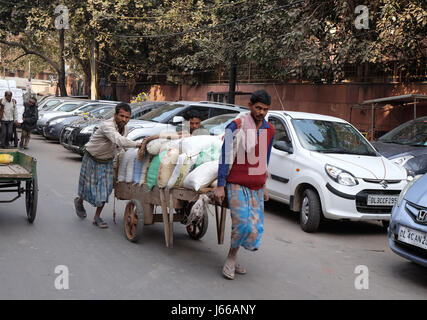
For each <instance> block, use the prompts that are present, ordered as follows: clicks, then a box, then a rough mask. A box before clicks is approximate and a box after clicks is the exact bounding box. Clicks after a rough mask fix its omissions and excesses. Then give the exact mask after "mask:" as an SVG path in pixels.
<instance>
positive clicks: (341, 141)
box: [266, 111, 408, 232]
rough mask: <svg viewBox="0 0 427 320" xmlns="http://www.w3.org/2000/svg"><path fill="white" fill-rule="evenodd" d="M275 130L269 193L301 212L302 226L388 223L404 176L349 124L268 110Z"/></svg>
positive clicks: (342, 121)
mask: <svg viewBox="0 0 427 320" xmlns="http://www.w3.org/2000/svg"><path fill="white" fill-rule="evenodd" d="M266 119H267V120H268V121H269V122H270V123H271V124H272V125H273V126H274V127H275V128H276V133H275V137H274V145H273V148H272V152H271V157H270V165H269V178H268V180H267V189H268V191H269V193H270V198H272V199H274V200H277V201H280V202H283V203H286V204H289V206H290V209H291V210H292V211H295V212H299V213H300V223H301V228H302V229H303V230H304V231H306V232H314V231H316V230H317V229H318V227H319V223H320V221H321V219H322V218H326V219H333V220H351V221H360V220H380V221H382V222H383V224H384V226H387V225H388V221H389V220H390V213H391V209H392V207H393V205H394V203H395V202H396V201H397V199H398V197H399V193H400V191H401V190H402V189H403V188H404V187H405V185H406V184H407V179H408V176H407V172H406V170H405V169H404V168H403V167H399V166H398V165H396V164H394V163H393V162H391V161H390V160H388V159H386V158H385V157H383V156H381V155H380V154H379V153H378V152H376V150H375V149H374V148H373V147H372V145H371V144H370V143H369V142H368V141H367V140H366V139H365V138H364V137H363V136H362V135H361V134H360V133H359V131H358V130H357V129H356V128H354V127H353V126H352V125H351V124H349V123H348V122H346V121H344V120H342V119H339V118H335V117H330V116H323V115H318V114H310V113H302V112H286V111H270V112H269V113H268V115H267V117H266Z"/></svg>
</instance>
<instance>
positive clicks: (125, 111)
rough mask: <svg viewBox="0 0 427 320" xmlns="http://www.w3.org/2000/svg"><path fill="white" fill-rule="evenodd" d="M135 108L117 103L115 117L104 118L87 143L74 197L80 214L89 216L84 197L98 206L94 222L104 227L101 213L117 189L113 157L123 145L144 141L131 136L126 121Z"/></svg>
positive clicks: (138, 144)
mask: <svg viewBox="0 0 427 320" xmlns="http://www.w3.org/2000/svg"><path fill="white" fill-rule="evenodd" d="M130 116H131V108H130V106H129V105H128V104H126V103H119V104H118V105H117V106H116V113H115V114H114V117H113V118H112V119H109V120H106V121H104V122H103V123H102V124H101V125H100V127H99V128H98V130H96V131H95V132H94V134H93V135H92V137H91V139H90V140H89V142H88V143H87V144H86V146H85V147H86V151H85V154H84V156H83V161H82V167H81V170H80V180H79V189H78V197H77V198H75V199H74V206H75V209H76V214H77V216H79V217H80V218H82V219H83V218H86V210H85V208H84V206H83V200H85V201H87V202H89V203H90V204H91V205H93V206H94V207H96V212H95V217H94V221H93V224H94V225H95V226H97V227H100V228H102V229H105V228H108V225H107V224H106V223H105V222H104V221H103V220H102V219H101V212H102V209H103V208H104V205H105V203H106V202H108V198H109V196H110V194H111V192H112V191H113V160H114V157H115V156H116V154H117V153H118V152H119V151H120V150H121V149H122V148H139V147H140V146H141V142H135V141H132V140H130V139H128V138H127V137H126V136H127V135H128V128H127V126H126V124H127V123H128V122H129V120H130Z"/></svg>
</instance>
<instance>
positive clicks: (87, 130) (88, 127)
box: [80, 126, 95, 133]
mask: <svg viewBox="0 0 427 320" xmlns="http://www.w3.org/2000/svg"><path fill="white" fill-rule="evenodd" d="M94 129H95V126H87V127H84V128H83V129H82V131H80V132H81V133H93V131H94Z"/></svg>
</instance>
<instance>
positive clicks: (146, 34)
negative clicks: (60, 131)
mask: <svg viewBox="0 0 427 320" xmlns="http://www.w3.org/2000/svg"><path fill="white" fill-rule="evenodd" d="M2 1H6V2H7V0H1V1H0V3H1V2H2ZM11 3H12V2H11ZM13 3H14V5H10V6H7V5H4V6H0V30H2V31H0V40H1V39H3V40H5V39H7V40H12V39H13V40H15V41H19V42H20V43H21V44H23V45H25V46H27V47H28V48H31V49H33V50H35V51H37V52H39V53H42V55H43V56H44V57H46V58H48V59H51V60H54V61H58V56H59V44H58V32H57V30H56V29H55V28H54V19H55V17H56V16H55V14H54V10H55V7H56V6H57V5H58V4H59V3H60V2H59V1H47V0H38V1H30V0H21V1H15V2H13ZM293 3H295V4H294V5H292V6H288V5H290V4H293ZM61 4H65V5H66V6H67V7H68V9H69V14H70V21H69V22H70V29H68V30H66V32H65V35H66V41H65V42H66V46H65V53H64V56H65V59H66V62H67V65H69V66H70V67H71V69H72V70H74V71H75V72H78V73H84V74H85V75H86V76H88V77H89V76H90V72H89V70H90V69H89V66H90V64H89V61H90V46H91V43H92V41H95V42H96V45H97V60H98V72H99V76H100V77H101V78H105V79H109V80H119V81H120V80H121V81H127V82H129V84H130V85H131V84H135V82H137V81H139V82H157V81H161V82H165V81H169V82H173V83H183V82H187V83H197V82H198V80H199V79H200V77H201V76H203V75H204V73H205V72H206V71H207V70H218V67H219V66H221V67H223V68H225V69H226V70H227V69H228V68H229V66H230V64H231V62H232V61H233V60H234V61H236V62H237V63H238V65H239V66H243V65H247V64H249V63H250V64H251V66H253V68H254V69H257V70H258V72H261V73H264V74H265V75H266V78H270V79H274V80H277V81H291V80H295V79H298V80H300V81H310V82H326V83H334V82H340V81H343V80H346V78H347V75H346V72H345V70H346V68H347V67H348V66H353V67H354V68H359V69H360V68H361V67H362V66H365V65H375V66H376V67H377V68H379V69H384V70H386V69H387V68H389V67H390V62H395V63H397V67H398V68H399V70H401V71H403V73H404V76H405V77H406V78H408V79H409V78H410V77H411V72H412V71H413V70H414V69H416V70H424V72H425V70H426V61H427V60H426V59H427V58H426V46H427V40H426V34H427V8H426V6H427V4H426V2H425V1H422V0H373V1H369V3H367V4H366V5H367V6H368V8H369V14H370V15H369V29H367V30H364V29H362V30H358V29H357V28H356V27H355V25H354V22H355V19H356V16H357V14H356V13H355V7H356V6H357V5H359V4H360V3H359V2H358V1H355V0H349V1H345V0H321V1H318V0H303V1H299V2H297V3H296V0H181V1H175V0H164V1H160V0H147V1H137V0H87V1H83V0H65V1H63V2H62V1H61ZM285 6H288V7H285ZM15 50H16V55H17V56H19V54H20V53H21V54H22V52H19V48H18V47H16V48H15ZM32 59H33V58H32ZM36 61H37V62H36ZM43 61H44V62H43ZM48 62H49V61H47V60H46V59H43V57H40V56H39V57H38V58H35V62H34V63H35V65H40V68H41V67H45V66H46V65H48V64H49V65H51V66H52V63H48Z"/></svg>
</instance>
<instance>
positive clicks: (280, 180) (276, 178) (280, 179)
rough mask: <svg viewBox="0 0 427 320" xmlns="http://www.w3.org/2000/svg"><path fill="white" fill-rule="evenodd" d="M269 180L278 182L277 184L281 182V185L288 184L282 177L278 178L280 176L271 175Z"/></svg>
mask: <svg viewBox="0 0 427 320" xmlns="http://www.w3.org/2000/svg"><path fill="white" fill-rule="evenodd" d="M271 179H273V180H276V181H279V182H283V183H288V182H289V179H286V178H283V177H280V176H276V175H274V174H272V175H271Z"/></svg>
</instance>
